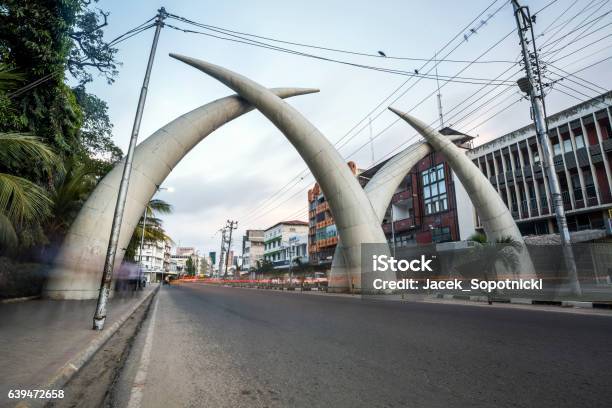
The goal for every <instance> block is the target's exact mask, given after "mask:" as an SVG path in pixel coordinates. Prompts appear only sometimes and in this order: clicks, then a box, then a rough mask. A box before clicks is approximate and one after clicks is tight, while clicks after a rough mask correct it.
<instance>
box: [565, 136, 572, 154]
mask: <svg viewBox="0 0 612 408" xmlns="http://www.w3.org/2000/svg"><path fill="white" fill-rule="evenodd" d="M563 150H564V151H565V153H569V152H571V151H572V141H571V139H569V138H568V139H565V140H564V141H563Z"/></svg>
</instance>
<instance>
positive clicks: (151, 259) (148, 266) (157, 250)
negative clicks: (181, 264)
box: [134, 240, 171, 282]
mask: <svg viewBox="0 0 612 408" xmlns="http://www.w3.org/2000/svg"><path fill="white" fill-rule="evenodd" d="M170 249H171V245H170V242H167V241H163V240H159V241H156V242H149V243H144V244H143V246H142V257H141V253H140V247H138V248H137V249H136V256H135V257H134V261H135V262H137V263H138V262H139V260H140V266H141V268H142V270H143V273H144V276H145V278H146V279H147V281H148V282H158V281H159V279H161V278H160V277H161V275H162V273H165V274H166V273H169V272H170Z"/></svg>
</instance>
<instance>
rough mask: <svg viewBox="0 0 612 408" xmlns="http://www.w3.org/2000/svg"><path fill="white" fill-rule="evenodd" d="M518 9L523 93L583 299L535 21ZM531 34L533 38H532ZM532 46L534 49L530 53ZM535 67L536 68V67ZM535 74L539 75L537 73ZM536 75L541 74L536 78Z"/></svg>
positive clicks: (565, 250)
mask: <svg viewBox="0 0 612 408" xmlns="http://www.w3.org/2000/svg"><path fill="white" fill-rule="evenodd" d="M512 6H513V8H514V17H515V18H516V24H517V26H518V34H519V39H520V41H521V50H522V53H523V64H524V65H525V73H526V74H527V77H526V78H521V79H519V80H518V85H519V87H520V88H521V90H522V91H523V92H525V93H527V95H529V99H530V100H531V109H532V111H533V122H534V124H535V129H536V135H537V138H538V141H539V142H540V146H541V147H542V156H543V157H542V162H543V165H544V172H545V173H546V177H547V178H548V186H549V189H550V195H551V198H552V204H553V207H554V209H555V216H556V219H557V228H558V229H559V236H560V238H561V246H562V249H563V257H564V259H565V265H566V267H567V271H568V277H569V280H570V285H571V290H572V292H573V294H574V295H576V296H580V295H581V294H582V290H581V288H580V282H579V281H578V273H577V270H576V261H575V259H574V253H573V251H572V247H571V239H570V234H569V229H568V228H567V220H566V218H565V210H564V208H563V199H562V197H561V188H560V187H559V179H558V178H557V173H556V171H555V167H554V164H553V155H552V151H551V148H550V144H549V140H548V125H547V122H546V113H545V107H544V91H543V87H542V72H541V68H540V64H539V60H538V51H537V48H536V45H535V35H534V34H533V22H534V21H535V18H532V17H531V15H530V14H529V7H526V6H521V5H519V3H518V0H512ZM528 35H529V36H530V37H531V38H528ZM529 43H531V47H532V48H533V50H531V51H530V50H529ZM534 65H535V67H534ZM534 71H535V72H534ZM534 74H537V78H535V76H534Z"/></svg>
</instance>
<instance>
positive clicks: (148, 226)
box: [124, 199, 172, 260]
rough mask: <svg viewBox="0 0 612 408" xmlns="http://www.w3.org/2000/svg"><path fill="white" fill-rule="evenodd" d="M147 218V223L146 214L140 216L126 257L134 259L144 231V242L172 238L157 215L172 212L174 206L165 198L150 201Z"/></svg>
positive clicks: (126, 251) (170, 240) (169, 239)
mask: <svg viewBox="0 0 612 408" xmlns="http://www.w3.org/2000/svg"><path fill="white" fill-rule="evenodd" d="M145 211H146V212H147V220H146V223H145V219H144V214H143V216H142V217H141V218H140V221H139V222H138V225H137V226H136V228H135V229H134V233H133V234H132V238H131V239H130V242H129V244H128V246H127V248H126V250H125V254H124V259H126V260H132V259H134V258H135V256H136V250H137V249H138V248H139V247H140V242H141V239H142V234H143V231H144V242H145V243H153V242H157V241H169V242H172V239H171V238H170V237H169V236H168V235H167V234H166V231H165V230H164V228H163V221H162V220H161V219H160V218H158V217H157V215H160V214H170V213H172V206H171V205H170V204H168V203H167V202H165V201H164V200H159V199H154V200H151V201H149V204H148V205H147V208H146V210H145Z"/></svg>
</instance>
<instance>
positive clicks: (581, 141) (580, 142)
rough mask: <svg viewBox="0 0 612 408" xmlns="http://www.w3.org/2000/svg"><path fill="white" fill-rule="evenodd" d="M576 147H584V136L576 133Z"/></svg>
mask: <svg viewBox="0 0 612 408" xmlns="http://www.w3.org/2000/svg"><path fill="white" fill-rule="evenodd" d="M575 139H576V149H582V148H583V147H584V137H583V136H582V135H576V138H575Z"/></svg>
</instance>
